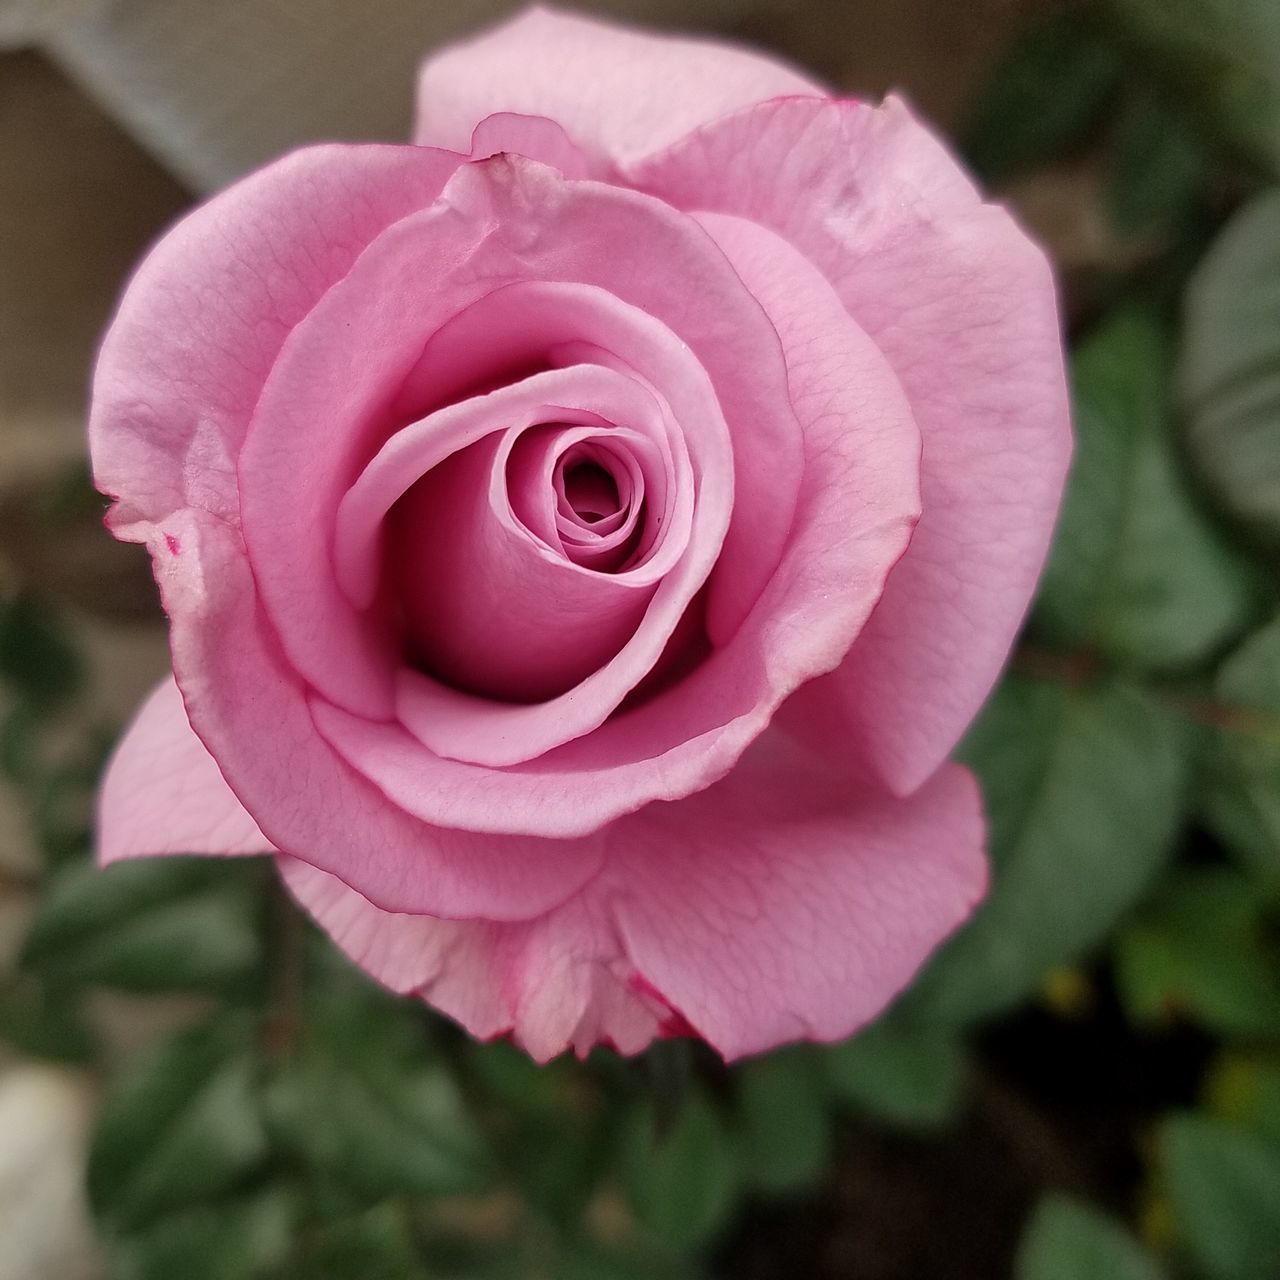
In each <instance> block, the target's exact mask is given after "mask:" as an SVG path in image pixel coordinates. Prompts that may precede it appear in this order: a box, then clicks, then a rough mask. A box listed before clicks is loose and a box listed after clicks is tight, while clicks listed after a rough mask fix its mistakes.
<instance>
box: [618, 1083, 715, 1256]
mask: <svg viewBox="0 0 1280 1280" xmlns="http://www.w3.org/2000/svg"><path fill="white" fill-rule="evenodd" d="M622 1172H623V1178H624V1182H625V1185H626V1190H627V1196H628V1199H629V1200H630V1202H631V1205H632V1208H633V1209H634V1210H635V1214H636V1217H637V1218H638V1219H639V1220H640V1222H641V1223H642V1224H643V1225H644V1226H646V1227H647V1228H648V1229H649V1230H650V1231H652V1232H653V1234H654V1236H655V1237H656V1239H657V1240H658V1241H660V1242H661V1243H662V1244H664V1245H667V1246H668V1247H673V1248H678V1249H679V1248H691V1247H694V1246H697V1245H701V1244H705V1243H706V1242H707V1241H708V1240H710V1239H711V1238H712V1237H713V1236H714V1235H715V1234H716V1233H717V1232H718V1231H719V1230H720V1229H721V1228H722V1227H723V1226H724V1225H725V1223H726V1222H727V1220H728V1218H729V1215H730V1213H731V1212H732V1210H733V1207H734V1204H735V1201H736V1198H737V1195H738V1190H739V1185H740V1181H739V1174H738V1162H737V1158H736V1153H735V1152H734V1150H733V1148H732V1145H731V1144H730V1141H729V1137H728V1134H727V1133H726V1131H725V1127H724V1124H723V1122H722V1121H721V1119H720V1116H719V1115H718V1114H717V1112H716V1110H715V1109H714V1108H713V1107H712V1105H711V1103H710V1102H708V1101H707V1100H706V1098H704V1097H703V1096H702V1095H701V1094H698V1093H694V1094H691V1095H690V1096H689V1097H688V1098H687V1099H686V1101H685V1104H684V1106H683V1107H682V1108H681V1112H680V1115H679V1117H678V1118H677V1120H676V1123H675V1125H674V1127H673V1128H671V1129H670V1130H668V1131H667V1132H666V1133H664V1134H661V1135H659V1133H658V1130H657V1125H656V1124H655V1122H654V1115H653V1112H652V1110H651V1109H650V1108H648V1107H637V1108H636V1109H635V1111H634V1112H633V1113H632V1116H631V1120H630V1125H629V1127H628V1132H627V1135H626V1140H625V1145H624V1152H623V1168H622Z"/></svg>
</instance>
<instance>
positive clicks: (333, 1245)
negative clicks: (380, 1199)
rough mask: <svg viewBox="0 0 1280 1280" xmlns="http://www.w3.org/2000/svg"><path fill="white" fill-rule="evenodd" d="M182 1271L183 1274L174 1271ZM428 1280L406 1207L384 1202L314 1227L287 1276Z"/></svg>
mask: <svg viewBox="0 0 1280 1280" xmlns="http://www.w3.org/2000/svg"><path fill="white" fill-rule="evenodd" d="M174 1274H178V1273H176V1272H175V1273H174ZM320 1277H323V1280H426V1271H425V1270H424V1269H423V1265H422V1260H421V1258H420V1257H419V1256H418V1251H417V1248H416V1246H415V1245H414V1240H413V1234H412V1232H411V1230H410V1229H409V1224H408V1221H407V1219H406V1216H405V1213H404V1210H403V1209H402V1208H401V1207H400V1206H398V1205H396V1204H382V1205H378V1206H376V1207H375V1208H373V1209H369V1210H367V1211H366V1212H364V1213H361V1214H358V1215H356V1216H354V1217H350V1218H343V1219H339V1220H338V1221H336V1222H325V1223H321V1224H320V1225H318V1226H317V1227H316V1228H314V1229H313V1230H312V1231H310V1232H309V1233H308V1234H307V1236H306V1239H305V1242H304V1244H303V1247H302V1249H301V1250H300V1251H299V1254H298V1256H297V1257H296V1258H295V1259H294V1261H293V1263H292V1265H291V1266H289V1267H288V1268H286V1269H285V1270H284V1272H283V1273H282V1280H319V1278H320Z"/></svg>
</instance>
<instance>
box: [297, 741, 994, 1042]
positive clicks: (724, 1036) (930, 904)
mask: <svg viewBox="0 0 1280 1280" xmlns="http://www.w3.org/2000/svg"><path fill="white" fill-rule="evenodd" d="M777 748H778V736H777V735H773V741H772V742H771V743H767V744H765V745H764V746H763V749H762V747H761V746H757V747H756V748H755V749H753V752H752V753H751V755H749V756H748V758H747V760H746V761H744V762H743V765H742V766H740V768H739V770H738V771H736V772H735V773H734V774H732V775H731V776H730V778H729V779H727V780H726V781H724V782H722V783H720V784H718V785H717V786H715V787H712V788H711V789H709V790H708V791H705V792H703V793H701V794H700V795H698V796H696V797H693V798H691V799H689V800H686V801H683V802H682V803H680V804H678V805H651V806H650V807H649V808H647V809H645V810H643V811H642V812H641V813H638V814H635V815H633V816H631V817H629V818H626V819H623V820H621V821H620V822H618V823H616V824H614V826H612V827H611V828H610V829H609V861H608V864H607V866H606V868H605V869H604V871H603V872H602V873H601V874H600V876H599V877H598V878H597V879H596V880H594V881H593V882H592V883H591V884H590V885H588V886H587V887H586V888H584V889H583V891H582V892H581V893H580V894H578V895H577V896H576V897H575V898H574V899H573V900H572V901H571V902H569V903H567V904H565V905H564V906H563V907H560V908H558V909H556V910H555V911H552V912H550V913H549V914H547V915H545V916H543V917H542V918H540V919H538V920H534V921H530V922H527V923H522V924H510V925H494V924H490V923H487V922H481V921H475V922H467V921H447V920H436V919H432V918H430V917H426V916H412V915H393V914H390V913H388V912H385V911H379V910H378V909H377V908H376V907H373V906H372V905H371V904H370V903H368V902H367V901H365V900H364V899H363V898H361V897H360V895H359V894H356V893H353V892H352V891H351V890H350V889H348V888H346V887H345V886H343V885H342V884H340V883H339V882H338V881H336V880H334V879H333V878H332V877H330V876H325V875H323V874H322V873H320V872H317V871H316V870H315V869H314V868H311V867H307V866H305V865H303V864H299V863H294V862H289V861H284V862H282V870H283V872H284V875H285V879H286V881H287V883H288V884H289V887H290V888H291V889H292V890H293V892H294V893H295V894H296V895H297V897H298V898H299V900H300V901H301V902H302V903H303V905H304V906H305V907H306V908H307V909H308V910H309V911H310V912H311V913H312V914H313V915H314V916H315V917H316V919H317V920H318V921H319V922H320V924H321V925H322V926H323V927H324V928H325V929H326V930H327V931H328V932H330V933H331V934H332V935H333V936H334V938H335V940H336V941H337V942H338V944H339V945H340V946H341V947H342V948H343V949H344V950H345V951H346V952H347V953H348V954H349V955H350V956H351V957H352V958H353V959H354V960H355V961H356V962H357V963H358V964H360V965H362V966H363V967H364V968H365V969H367V970H368V971H369V972H370V973H372V974H373V975H374V976H375V977H376V978H378V979H379V980H380V981H382V982H384V983H386V984H387V985H388V986H390V987H392V988H393V989H395V990H397V991H401V992H406V993H408V992H412V993H415V994H418V995H421V996H422V997H423V998H425V999H427V1000H429V1001H430V1002H431V1003H432V1004H433V1005H435V1006H437V1007H438V1008H440V1009H442V1010H443V1011H444V1012H446V1013H448V1014H449V1015H450V1016H452V1017H454V1018H457V1019H458V1020H459V1021H460V1022H462V1023H463V1024H464V1025H465V1026H466V1027H467V1028H468V1029H469V1030H470V1031H472V1032H473V1033H474V1034H476V1035H479V1036H483V1037H489V1036H494V1035H498V1034H502V1033H505V1032H510V1033H512V1034H513V1035H514V1037H515V1039H516V1040H517V1041H518V1042H519V1043H520V1044H521V1045H522V1046H524V1048H525V1049H527V1050H528V1051H529V1052H530V1053H531V1054H532V1055H533V1056H534V1057H535V1058H537V1059H539V1060H541V1061H545V1060H546V1059H548V1058H551V1057H554V1056H555V1055H556V1054H557V1053H560V1052H562V1051H563V1050H564V1049H566V1048H569V1047H570V1046H572V1047H574V1048H575V1049H577V1050H578V1052H579V1053H585V1052H586V1051H587V1050H588V1049H589V1048H590V1047H591V1045H592V1044H594V1043H597V1042H600V1041H602V1040H603V1041H606V1042H611V1043H613V1044H614V1045H615V1046H616V1047H617V1048H618V1049H619V1050H621V1051H622V1052H635V1051H636V1050H638V1049H640V1048H643V1046H644V1045H645V1044H646V1043H647V1042H648V1041H649V1040H650V1039H652V1038H653V1036H655V1035H656V1034H659V1033H660V1032H661V1031H662V1029H663V1027H664V1024H667V1025H670V1024H671V1023H672V1022H675V1023H677V1024H683V1023H685V1022H687V1024H688V1025H691V1026H692V1027H693V1029H694V1030H695V1031H697V1032H698V1033H699V1034H700V1035H702V1036H704V1037H705V1038H706V1039H707V1040H708V1041H710V1043H711V1044H713V1045H714V1046H715V1047H716V1048H717V1049H719V1050H720V1052H721V1053H722V1054H724V1055H725V1057H727V1058H736V1057H740V1056H742V1055H743V1054H748V1053H756V1052H760V1051H762V1050H764V1049H767V1048H771V1047H772V1046H774V1045H776V1044H778V1043H780V1042H783V1041H786V1040H793V1039H797V1038H801V1037H808V1038H813V1039H818V1040H833V1039H838V1038H841V1037H843V1036H846V1035H849V1034H850V1033H851V1032H853V1031H854V1030H856V1029H857V1028H858V1027H859V1026H862V1025H863V1024H865V1023H866V1022H868V1021H870V1020H871V1019H872V1018H874V1017H875V1016H876V1014H878V1013H879V1012H880V1010H881V1009H883V1007H884V1006H885V1005H886V1004H887V1003H888V1001H889V1000H890V999H891V998H892V997H893V996H894V995H896V994H897V993H898V992H899V991H900V990H901V989H902V988H903V987H904V986H905V985H906V983H907V982H908V981H909V980H910V978H911V976H912V975H913V974H914V973H915V971H916V969H917V968H918V967H919V965H920V964H921V963H922V961H923V960H924V959H925V957H926V956H927V955H928V954H929V953H930V951H932V949H933V948H934V947H935V946H936V945H937V944H938V943H939V942H940V941H941V940H942V939H943V938H944V937H946V936H947V934H948V933H950V932H951V930H952V929H954V928H955V927H956V925H958V924H959V923H960V922H961V921H962V920H963V919H964V918H965V917H966V916H967V915H968V914H969V912H970V910H971V909H972V908H973V906H974V904H975V903H976V902H977V901H978V899H979V897H980V896H981V893H982V890H983V887H984V885H985V879H986V869H985V862H984V860H983V857H982V853H981V845H982V837H983V824H982V816H981V806H980V802H979V799H978V795H977V789H976V787H975V786H974V784H973V781H972V779H971V778H970V776H969V775H968V774H967V773H966V772H965V771H964V770H962V769H959V768H957V767H955V766H947V767H946V768H944V769H943V770H942V771H940V772H939V774H938V775H937V776H936V777H935V778H933V779H932V780H931V781H930V782H928V783H927V784H926V785H925V786H924V787H923V788H922V789H921V790H920V791H919V792H918V793H917V794H916V795H914V796H912V797H910V798H909V799H906V800H898V799H894V798H892V797H888V796H884V795H881V794H877V793H872V792H866V791H860V790H858V789H856V788H854V787H851V786H850V785H849V784H848V783H847V782H845V781H842V780H841V779H839V778H838V777H837V776H836V775H835V774H834V773H832V772H831V771H830V770H829V769H828V770H825V771H824V764H823V762H822V761H820V760H818V759H816V758H814V757H808V756H805V757H801V756H800V755H798V754H797V755H795V756H793V757H792V758H790V759H784V758H781V757H780V756H779V755H778V754H777Z"/></svg>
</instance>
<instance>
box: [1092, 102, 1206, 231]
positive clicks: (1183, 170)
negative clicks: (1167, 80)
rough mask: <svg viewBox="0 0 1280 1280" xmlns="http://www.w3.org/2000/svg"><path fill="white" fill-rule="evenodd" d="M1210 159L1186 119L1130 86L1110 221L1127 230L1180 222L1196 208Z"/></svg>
mask: <svg viewBox="0 0 1280 1280" xmlns="http://www.w3.org/2000/svg"><path fill="white" fill-rule="evenodd" d="M1207 164H1208V160H1207V157H1206V155H1205V150H1204V147H1203V146H1202V145H1201V142H1200V139H1199V138H1198V137H1197V136H1196V134H1194V133H1193V132H1192V131H1191V129H1190V127H1189V125H1188V124H1187V122H1186V121H1184V120H1183V119H1182V118H1181V117H1179V116H1177V115H1175V114H1173V113H1172V112H1171V111H1169V110H1168V109H1167V108H1166V107H1165V106H1164V104H1163V103H1162V102H1161V101H1160V100H1159V99H1158V98H1156V97H1155V96H1154V95H1153V94H1150V93H1144V92H1142V91H1140V90H1139V91H1131V92H1130V93H1129V94H1128V96H1127V97H1126V99H1125V102H1124V106H1123V108H1122V110H1121V112H1120V117H1119V119H1118V121H1117V122H1116V132H1115V137H1114V139H1113V142H1112V150H1111V163H1110V171H1111V174H1110V179H1111V180H1110V188H1109V192H1108V194H1109V197H1110V205H1111V217H1112V220H1113V221H1114V222H1115V224H1116V226H1117V227H1119V229H1120V230H1121V231H1126V232H1143V231H1149V230H1151V229H1153V228H1163V227H1169V226H1172V225H1176V224H1178V223H1181V222H1182V221H1184V220H1185V219H1186V218H1187V216H1188V214H1189V213H1190V212H1191V211H1192V209H1193V208H1194V207H1195V204H1196V201H1197V198H1198V197H1199V194H1200V190H1201V188H1202V186H1203V185H1204V182H1205V177H1206V170H1207Z"/></svg>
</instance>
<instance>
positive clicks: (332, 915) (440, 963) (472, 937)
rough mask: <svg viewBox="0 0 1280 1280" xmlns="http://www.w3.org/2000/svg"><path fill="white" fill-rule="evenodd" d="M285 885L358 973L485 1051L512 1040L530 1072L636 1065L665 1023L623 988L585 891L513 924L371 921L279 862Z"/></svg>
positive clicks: (308, 874)
mask: <svg viewBox="0 0 1280 1280" xmlns="http://www.w3.org/2000/svg"><path fill="white" fill-rule="evenodd" d="M280 870H281V874H282V875H283V876H284V880H285V883H286V884H287V885H288V886H289V889H290V890H291V891H292V893H293V894H294V895H295V897H297V899H298V901H299V902H301V903H302V905H303V906H304V907H305V908H306V909H307V910H308V911H309V912H310V913H311V915H312V916H314V917H315V919H316V921H317V922H318V923H319V924H320V925H321V926H322V927H323V928H324V929H325V930H326V932H328V933H329V934H330V935H331V936H332V938H333V940H334V941H335V942H336V943H337V944H338V946H339V947H341V948H342V949H343V951H345V952H346V953H347V955H349V956H350V957H351V959H352V960H354V961H355V962H356V963H357V964H358V965H360V966H361V968H363V969H364V970H366V972H368V973H369V974H371V975H372V976H373V977H375V978H376V979H377V980H378V981H379V982H382V983H383V984H384V985H386V986H388V987H390V988H391V989H392V990H393V991H397V992H399V993H401V994H402V995H417V996H420V997H421V998H422V999H424V1000H427V1001H429V1002H430V1003H431V1004H433V1005H434V1006H435V1007H436V1008H437V1009H439V1010H441V1012H443V1013H446V1014H448V1015H449V1016H450V1017H451V1018H454V1019H456V1020H457V1021H458V1022H460V1023H461V1024H462V1025H463V1026H464V1027H466V1028H467V1030H468V1031H470V1032H471V1033H472V1035H475V1036H478V1037H479V1038H480V1039H483V1040H488V1039H492V1038H493V1037H495V1036H499V1035H512V1036H513V1037H514V1039H515V1040H516V1041H517V1043H519V1044H520V1045H521V1046H522V1047H523V1048H524V1049H525V1050H526V1051H527V1052H528V1053H529V1054H531V1055H532V1056H533V1057H534V1058H536V1059H537V1060H538V1061H539V1062H546V1061H548V1060H549V1059H551V1058H554V1057H555V1056H556V1055H557V1054H559V1053H562V1052H564V1050H566V1049H568V1048H574V1049H576V1050H577V1051H578V1053H579V1054H580V1055H581V1056H583V1057H585V1056H586V1054H587V1052H588V1051H589V1050H590V1049H591V1047H592V1046H593V1045H595V1044H599V1043H607V1044H612V1045H613V1046H614V1047H615V1048H616V1049H618V1050H619V1052H622V1053H637V1052H639V1051H640V1050H641V1049H643V1048H644V1047H645V1045H647V1044H648V1043H649V1042H650V1041H651V1040H652V1039H653V1038H654V1036H655V1035H656V1034H657V1033H658V1031H659V1030H660V1028H661V1025H662V1022H663V1020H664V1018H665V1017H667V1016H668V1015H669V1011H668V1010H666V1009H665V1008H664V1006H663V1005H662V1004H661V1002H660V1001H659V1000H656V999H654V998H653V997H652V996H650V995H649V994H647V993H646V992H644V991H641V990H638V989H636V988H634V987H632V986H630V985H629V984H628V978H627V975H628V973H629V972H630V968H629V966H628V965H627V964H626V962H625V960H624V959H623V957H622V954H621V951H620V949H619V947H618V944H617V940H616V935H615V934H614V931H613V926H612V923H611V922H610V920H609V917H608V912H607V909H605V904H603V903H601V902H600V901H599V900H598V899H596V897H595V896H594V895H592V894H591V893H590V891H587V892H586V893H584V894H579V895H578V896H576V897H575V898H573V899H572V900H571V901H570V902H568V903H566V904H565V905H564V906H563V907H559V908H557V909H556V910H555V911H553V912H551V913H550V914H549V915H546V916H543V917H541V918H539V919H537V920H533V921H529V922H526V923H523V924H517V923H513V924H493V923H491V922H489V921H483V920H439V919H436V918H434V917H432V916H415V915H403V914H393V913H391V912H387V911H381V910H379V909H378V908H377V907H375V906H373V904H372V903H370V902H369V901H368V900H367V899H365V898H363V897H361V896H360V894H358V893H356V892H354V891H353V890H351V889H349V888H347V886H346V885H344V884H343V883H342V882H341V881H340V880H337V879H335V878H334V877H333V876H329V875H326V874H325V873H324V872H323V871H317V870H316V869H315V868H314V867H311V866H308V865H307V864H305V863H301V862H296V861H294V860H292V859H289V858H281V859H280Z"/></svg>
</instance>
